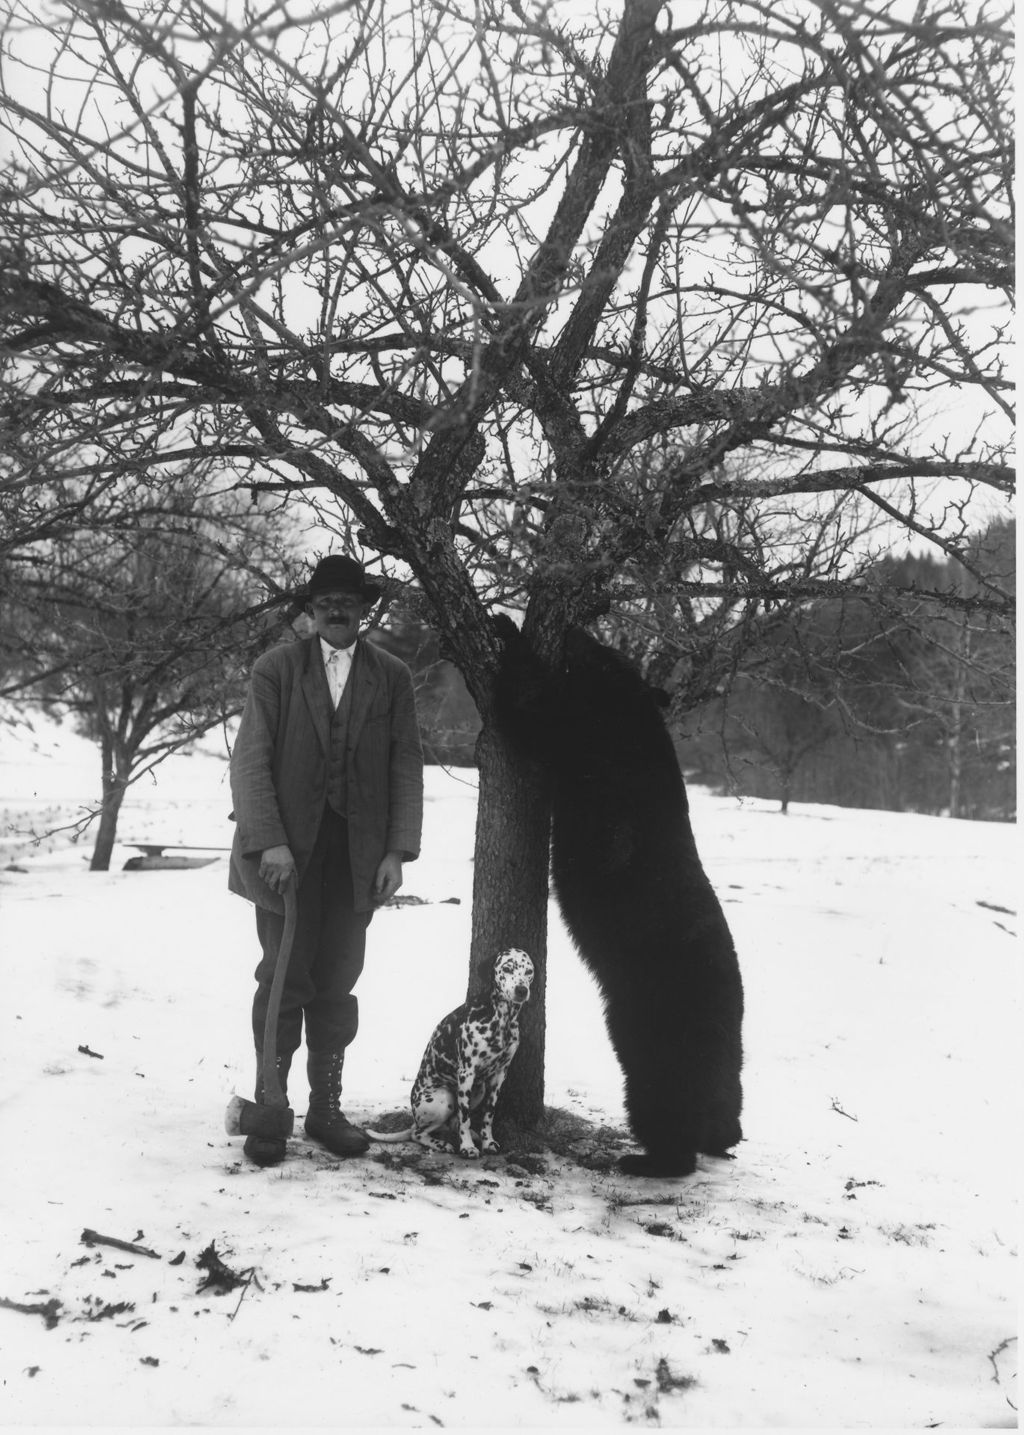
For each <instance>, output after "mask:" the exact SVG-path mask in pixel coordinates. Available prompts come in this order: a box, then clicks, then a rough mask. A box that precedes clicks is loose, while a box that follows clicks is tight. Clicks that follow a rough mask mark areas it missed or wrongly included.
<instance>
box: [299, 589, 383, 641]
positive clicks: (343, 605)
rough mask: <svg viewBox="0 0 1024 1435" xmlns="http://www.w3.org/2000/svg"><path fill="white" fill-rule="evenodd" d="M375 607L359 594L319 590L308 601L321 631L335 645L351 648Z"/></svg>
mask: <svg viewBox="0 0 1024 1435" xmlns="http://www.w3.org/2000/svg"><path fill="white" fill-rule="evenodd" d="M372 607H373V604H372V603H367V602H365V601H364V600H363V599H362V598H360V597H359V596H358V595H357V594H355V593H342V592H337V593H318V594H317V595H316V597H315V598H313V599H311V600H310V602H308V603H307V604H306V611H307V613H308V614H309V615H310V617H311V618H312V619H313V626H314V627H315V628H316V631H317V633H318V634H319V635H320V637H321V638H323V640H324V641H325V642H326V643H330V645H331V647H332V648H350V647H351V646H352V644H353V643H354V642H355V640H356V638H357V637H358V636H359V626H360V624H361V623H362V621H363V619H364V618H365V617H366V615H367V613H369V611H370V609H371V608H372Z"/></svg>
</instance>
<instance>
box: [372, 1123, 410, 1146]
mask: <svg viewBox="0 0 1024 1435" xmlns="http://www.w3.org/2000/svg"><path fill="white" fill-rule="evenodd" d="M414 1130H415V1127H412V1126H407V1127H406V1128H405V1129H404V1130H403V1131H370V1130H369V1129H368V1127H366V1126H364V1127H363V1135H364V1136H369V1138H370V1140H371V1141H388V1142H391V1141H409V1140H411V1139H412V1133H413V1131H414Z"/></svg>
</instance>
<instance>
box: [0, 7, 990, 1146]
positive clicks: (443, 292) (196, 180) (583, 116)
mask: <svg viewBox="0 0 1024 1435" xmlns="http://www.w3.org/2000/svg"><path fill="white" fill-rule="evenodd" d="M9 3H10V15H11V23H10V24H9V26H8V29H7V31H6V38H5V56H4V70H3V81H4V95H5V98H4V100H3V115H4V120H3V122H4V123H5V124H6V128H7V142H8V147H9V149H10V150H11V152H12V154H13V155H14V158H13V160H12V161H11V163H9V165H8V166H7V170H6V177H5V193H4V226H5V231H6V237H5V245H4V265H3V271H2V275H0V306H2V309H0V313H2V328H0V339H2V343H3V345H4V353H5V355H6V359H7V366H6V371H5V382H6V394H5V396H4V399H3V408H2V415H3V420H4V422H5V423H6V425H7V426H8V428H9V429H10V430H12V431H13V432H14V433H15V434H17V435H20V436H24V435H26V434H27V433H28V432H31V433H32V434H33V440H32V443H33V450H34V451H35V452H41V453H43V454H46V455H51V456H56V455H59V454H60V453H62V452H63V451H64V450H65V449H66V447H67V446H68V445H69V444H81V443H82V442H84V441H87V442H88V443H89V444H90V445H91V446H92V450H93V458H92V461H91V462H92V468H93V470H94V471H96V472H102V471H109V470H110V469H112V468H114V467H119V468H120V470H121V471H124V469H125V466H126V465H131V466H134V468H135V470H136V471H137V472H140V473H141V472H146V473H148V474H149V475H150V476H151V477H152V476H153V475H157V474H159V473H160V472H162V471H164V469H165V467H166V465H168V464H170V463H172V462H176V461H181V460H183V459H185V460H189V459H192V458H197V457H201V458H202V459H204V460H211V461H216V460H218V459H221V460H223V461H225V462H230V463H231V465H232V466H233V469H234V471H235V472H236V473H237V474H238V475H239V477H238V482H239V483H243V484H246V485H249V486H250V487H251V488H252V489H253V491H254V492H257V493H259V494H264V493H268V494H269V493H274V494H278V495H280V494H282V493H283V494H286V495H288V496H289V497H295V498H300V499H302V500H304V501H306V502H307V503H309V504H311V505H313V506H314V508H315V509H316V510H317V511H319V512H320V513H321V514H323V515H324V517H325V519H326V520H327V521H329V522H331V523H334V522H335V521H336V520H337V518H338V515H339V513H341V512H343V513H344V514H345V515H347V521H349V522H352V523H353V524H354V525H355V526H356V531H357V533H358V535H359V537H360V541H361V542H362V543H364V544H365V546H366V548H367V549H368V550H369V551H371V552H374V553H376V554H379V555H381V557H382V560H383V561H384V562H385V564H386V565H388V566H390V567H391V568H393V570H394V572H395V573H397V574H399V575H403V574H404V575H412V576H413V577H415V579H416V580H417V581H418V583H419V584H420V585H421V587H422V590H423V592H424V594H425V595H426V598H427V600H428V601H429V604H430V606H431V609H432V615H433V620H434V622H435V623H436V625H437V627H438V629H439V631H440V632H441V635H442V638H443V641H444V644H445V650H446V651H447V652H448V653H449V654H450V655H451V656H452V658H453V659H454V660H455V661H456V662H457V664H458V666H459V667H460V668H461V670H462V672H463V674H464V676H465V678H466V681H467V683H468V685H469V687H470V690H471V692H472V694H473V696H474V698H475V701H476V703H477V706H478V708H479V711H480V715H481V718H482V720H483V728H482V732H481V736H480V740H479V744H478V759H479V768H480V783H481V793H480V819H479V824H478V847H477V856H476V888H475V893H474V937H473V970H472V973H471V984H472V983H475V982H476V980H477V979H478V975H479V972H480V969H481V964H482V963H483V961H484V960H485V959H486V958H487V957H488V956H489V955H490V954H491V953H492V952H493V950H494V948H495V946H496V945H497V944H499V943H503V942H507V941H510V940H514V941H516V942H517V943H518V944H519V945H522V946H525V947H527V948H528V949H529V950H530V951H531V953H532V954H533V955H534V958H535V961H536V962H537V965H538V972H539V976H538V983H537V986H536V987H535V991H537V993H538V1000H536V1001H535V1002H531V1011H530V1019H529V1022H528V1024H527V1030H526V1032H525V1036H524V1052H525V1059H524V1060H523V1059H521V1061H520V1063H518V1068H519V1069H518V1073H517V1079H516V1084H515V1087H514V1088H513V1105H514V1107H515V1110H516V1112H517V1114H518V1115H519V1116H520V1117H521V1118H523V1119H532V1118H535V1117H536V1116H537V1115H538V1114H539V1111H540V1106H541V1099H542V1090H543V1088H542V1050H543V987H544V980H543V972H544V964H543V956H544V950H545V929H544V921H545V915H544V914H545V910H546V893H547V830H548V816H547V809H546V799H545V793H544V791H543V783H542V779H541V777H540V775H539V774H538V773H536V772H534V771H531V770H529V769H526V768H524V767H523V765H522V764H521V763H520V762H519V761H518V760H517V759H516V758H515V757H514V755H513V754H512V753H511V752H510V751H509V749H508V748H507V746H506V744H505V741H504V739H503V737H502V734H501V733H500V731H499V730H498V729H497V727H496V725H495V721H494V711H493V699H492V690H493V679H494V675H495V672H496V669H497V666H498V663H499V661H500V646H499V642H498V639H497V636H496V634H495V631H494V629H493V627H492V625H491V622H490V618H489V615H490V612H491V611H492V609H493V608H494V607H495V606H497V605H501V606H504V607H506V608H512V609H514V610H516V611H518V612H519V613H521V614H522V618H523V626H524V631H525V633H526V635H527V638H528V640H529V642H530V643H531V645H532V647H533V648H534V650H535V651H536V652H537V654H538V655H539V656H540V658H541V659H542V661H544V662H546V663H549V664H553V663H555V662H557V661H558V656H559V653H560V650H561V644H562V641H563V635H564V632H565V629H566V626H567V625H568V624H570V623H572V622H584V623H586V622H591V621H593V620H594V618H595V617H596V616H597V615H599V614H601V613H602V612H606V611H611V612H612V613H614V614H617V615H629V614H632V613H633V612H635V611H636V610H637V608H638V607H639V609H640V610H641V611H642V610H643V608H644V605H651V604H663V605H667V607H668V609H671V608H672V607H673V605H674V606H675V607H676V608H677V609H678V608H679V606H680V605H683V606H685V605H690V607H691V610H692V614H693V621H692V625H691V631H692V632H694V633H695V634H697V635H698V636H699V635H700V634H701V632H702V631H703V629H702V627H701V625H702V624H703V623H704V620H705V618H707V617H708V616H709V614H710V616H711V618H712V620H713V622H712V626H713V624H714V623H716V622H717V623H719V624H721V623H722V622H724V621H725V615H729V614H731V615H733V617H734V619H735V620H736V621H738V622H739V623H740V624H741V626H742V619H743V615H744V613H749V612H750V610H751V608H752V606H755V605H758V604H760V605H762V606H763V604H764V603H765V602H772V601H794V600H796V599H798V598H800V597H801V596H803V597H807V596H813V595H816V594H820V593H821V592H823V591H828V590H830V589H831V590H832V591H841V589H842V587H843V586H844V585H846V584H849V583H855V582H856V581H857V565H856V563H854V564H852V565H851V563H850V562H849V561H847V559H848V555H849V552H850V543H846V544H843V543H839V544H838V546H837V547H836V549H835V551H834V553H833V554H832V558H831V562H830V564H829V563H824V562H823V561H822V557H821V555H820V554H819V557H818V558H816V559H814V560H813V561H808V554H807V551H806V545H805V546H804V547H803V548H801V545H800V543H799V528H800V520H801V517H802V516H803V515H804V514H806V512H807V511H808V505H810V504H815V503H819V502H821V501H822V496H825V499H826V501H827V502H828V503H830V504H831V505H833V506H835V505H839V506H840V510H841V509H842V507H843V505H842V504H841V503H840V500H842V499H846V500H848V503H849V505H850V509H851V511H852V509H853V506H854V501H855V500H856V502H858V503H859V504H860V505H862V507H863V508H865V509H874V510H875V511H876V513H877V514H879V515H880V516H881V517H882V518H883V519H884V521H885V523H886V524H887V525H888V526H889V529H890V532H891V533H893V534H896V533H899V532H904V533H905V532H908V531H909V532H911V533H913V534H915V535H917V536H918V537H920V538H922V539H927V540H928V541H930V542H932V543H934V544H936V545H937V546H938V548H939V549H940V550H941V551H942V552H944V553H947V554H957V555H962V556H965V557H967V556H968V555H967V552H966V543H965V540H966V537H967V534H968V533H969V530H970V527H971V524H972V521H974V519H973V515H974V514H975V513H976V512H977V511H978V510H979V509H981V510H982V511H984V508H985V498H986V495H988V496H990V498H992V499H994V500H995V502H997V503H999V502H1002V501H1003V500H1004V499H1005V496H1006V495H1007V493H1008V492H1009V488H1010V484H1011V472H1012V470H1011V466H1010V463H1009V459H1008V456H1007V452H1006V447H1007V442H1008V438H1009V432H1010V424H1009V417H1008V402H1009V401H1008V391H1009V377H1008V374H1007V372H1006V367H1005V365H1006V359H1005V338H1006V335H1005V327H1006V314H1007V304H1006V294H1007V291H1008V288H1009V285H1010V283H1011V234H1010V226H1011V221H1012V193H1011V188H1010V172H1011V160H1010V137H1009V134H1008V130H1007V122H1006V113H1007V108H1008V96H1009V86H1010V69H1009V59H1008V49H1009V44H1010V21H1009V17H1008V15H1007V14H1006V13H1005V12H1003V11H1001V10H999V9H998V8H996V7H995V6H991V5H987V4H980V5H979V4H978V3H976V0H949V3H945V4H943V5H942V6H941V7H939V6H936V7H934V8H932V9H931V10H929V9H928V8H927V7H925V6H922V5H919V6H911V5H910V4H906V5H903V4H898V5H893V4H890V3H882V0H813V2H812V0H804V3H798V4H795V5H794V6H792V7H788V8H782V7H778V6H769V5H766V4H764V3H761V0H708V3H706V4H703V5H696V4H695V5H691V6H687V7H685V10H682V11H680V10H678V9H677V8H675V7H672V6H669V5H667V4H663V3H662V0H616V3H615V5H614V7H612V8H613V9H614V13H609V14H608V15H607V18H606V17H605V15H604V14H601V13H598V12H597V11H592V12H591V13H590V14H588V15H586V16H583V17H581V16H580V15H579V14H578V13H577V10H576V7H574V6H573V5H572V4H571V3H568V0H552V3H545V4H540V3H537V0H501V3H500V4H499V3H498V0H477V3H475V4H474V5H473V6H472V7H470V6H454V5H451V4H448V3H446V0H426V3H424V0H389V3H387V4H382V3H379V2H378V0H338V3H335V4H333V5H331V4H329V3H328V4H324V5H322V6H317V5H316V0H312V8H311V9H310V10H309V11H306V12H303V13H302V14H301V15H300V16H298V17H296V16H295V14H294V12H293V11H292V10H291V9H290V8H285V7H284V6H283V5H281V6H279V7H276V8H267V9H265V10H263V11H261V12H260V13H259V14H253V13H252V12H249V11H247V12H246V14H245V18H244V20H239V21H238V22H237V23H236V22H235V21H233V20H232V19H230V18H228V17H227V16H225V15H221V14H218V13H216V12H215V11H214V10H213V9H211V8H210V7H208V5H207V4H205V3H204V0H159V3H156V4H153V5H149V6H147V7H145V8H144V9H142V8H135V7H133V6H131V5H130V4H127V3H125V0H104V3H103V4H102V5H101V4H99V3H94V0H62V3H60V4H58V5H57V7H56V8H55V10H54V13H53V15H52V16H48V18H47V22H46V29H45V31H43V30H42V29H41V27H40V25H39V24H38V22H37V21H36V20H35V18H34V7H33V6H32V5H31V4H30V3H28V0H9ZM680 21H682V22H683V23H679V22H680ZM40 56H41V58H40ZM652 449H654V450H656V451H658V452H659V453H662V454H663V455H667V456H668V457H667V459H666V461H663V462H660V463H659V464H658V466H657V472H658V481H657V483H656V484H653V483H652V484H650V485H649V486H648V487H646V488H645V487H644V486H643V482H642V481H641V479H639V478H638V475H642V474H643V473H645V472H646V473H649V472H650V465H649V464H647V463H646V462H641V457H642V456H643V455H644V454H648V453H649V452H650V451H651V450H652ZM10 483H11V484H12V485H14V490H13V491H14V492H15V493H16V495H17V496H18V500H19V502H25V501H26V500H27V494H28V492H29V491H30V489H31V486H32V483H33V469H32V466H31V460H30V459H26V460H25V461H24V462H22V460H21V459H20V458H19V457H18V454H17V451H16V453H15V457H14V459H13V460H12V461H11V469H10ZM753 515H756V521H753V517H752V516H753ZM837 522H838V523H839V527H838V528H836V529H835V531H836V533H837V534H841V531H842V530H841V521H840V520H837ZM709 525H710V526H709ZM780 525H781V526H782V527H783V528H784V529H786V530H787V531H788V532H789V533H791V534H792V535H793V536H794V541H795V543H796V547H794V548H793V549H792V550H791V552H790V554H789V556H788V557H787V558H786V560H785V562H782V561H775V559H773V558H772V556H771V552H770V551H768V550H766V549H765V547H764V538H765V535H767V534H771V533H774V532H777V531H778V528H779V526H780ZM861 527H862V521H861V520H858V522H857V524H856V525H854V529H853V532H852V533H851V534H849V535H848V537H849V538H850V539H851V541H852V540H853V539H854V538H855V537H856V533H857V532H859V530H860V528H861ZM716 530H717V531H716ZM808 530H809V539H808V541H809V542H810V543H811V544H815V543H818V542H819V541H820V532H821V529H820V525H819V524H818V523H813V524H808ZM854 547H856V544H854ZM943 601H944V602H946V603H947V604H950V605H954V606H955V605H956V604H957V603H959V602H968V601H969V602H970V603H971V604H972V605H974V606H975V607H978V606H983V607H984V606H987V607H988V608H989V610H991V611H993V612H996V613H1001V614H1009V613H1010V611H1011V605H1010V601H1009V598H1008V595H1006V594H1005V593H1004V592H1001V591H999V590H998V588H995V587H994V586H993V585H991V584H990V583H987V582H979V588H978V591H977V592H975V593H973V594H971V595H970V597H969V598H968V597H963V598H960V597H958V595H956V594H948V593H947V594H944V595H943ZM716 615H717V616H716ZM700 685H701V684H700V680H699V674H698V675H697V677H695V678H694V680H693V683H692V691H693V692H697V691H698V690H699V688H700Z"/></svg>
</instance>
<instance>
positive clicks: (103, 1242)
mask: <svg viewBox="0 0 1024 1435" xmlns="http://www.w3.org/2000/svg"><path fill="white" fill-rule="evenodd" d="M139 1234H140V1235H141V1234H142V1233H141V1231H140V1233H139ZM80 1239H81V1241H82V1243H83V1244H84V1245H87V1246H113V1247H114V1249H115V1250H117V1251H129V1252H130V1253H131V1254H132V1255H133V1256H149V1257H150V1259H151V1260H154V1261H159V1260H162V1257H161V1255H160V1253H159V1252H158V1251H151V1250H150V1249H149V1247H148V1246H140V1245H137V1244H136V1243H135V1242H134V1241H121V1240H118V1238H117V1236H101V1235H100V1233H99V1231H91V1230H90V1229H89V1227H88V1226H86V1228H85V1230H84V1231H83V1232H82V1234H81V1237H80Z"/></svg>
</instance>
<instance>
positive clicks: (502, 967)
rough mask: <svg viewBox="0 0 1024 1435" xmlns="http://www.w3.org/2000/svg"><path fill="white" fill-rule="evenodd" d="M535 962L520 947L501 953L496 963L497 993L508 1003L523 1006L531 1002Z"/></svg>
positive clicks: (495, 985) (495, 979)
mask: <svg viewBox="0 0 1024 1435" xmlns="http://www.w3.org/2000/svg"><path fill="white" fill-rule="evenodd" d="M532 981H533V962H532V961H531V960H530V958H529V957H528V956H527V955H526V953H525V952H524V951H521V950H520V949H519V947H509V948H508V949H507V950H506V951H504V952H499V953H498V956H497V958H496V960H495V963H494V988H495V991H496V992H497V993H498V994H499V995H500V996H503V997H504V998H505V1000H506V1001H508V1002H513V1003H514V1004H515V1005H516V1006H522V1004H523V1002H525V1001H528V1000H529V996H530V983H531V982H532Z"/></svg>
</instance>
